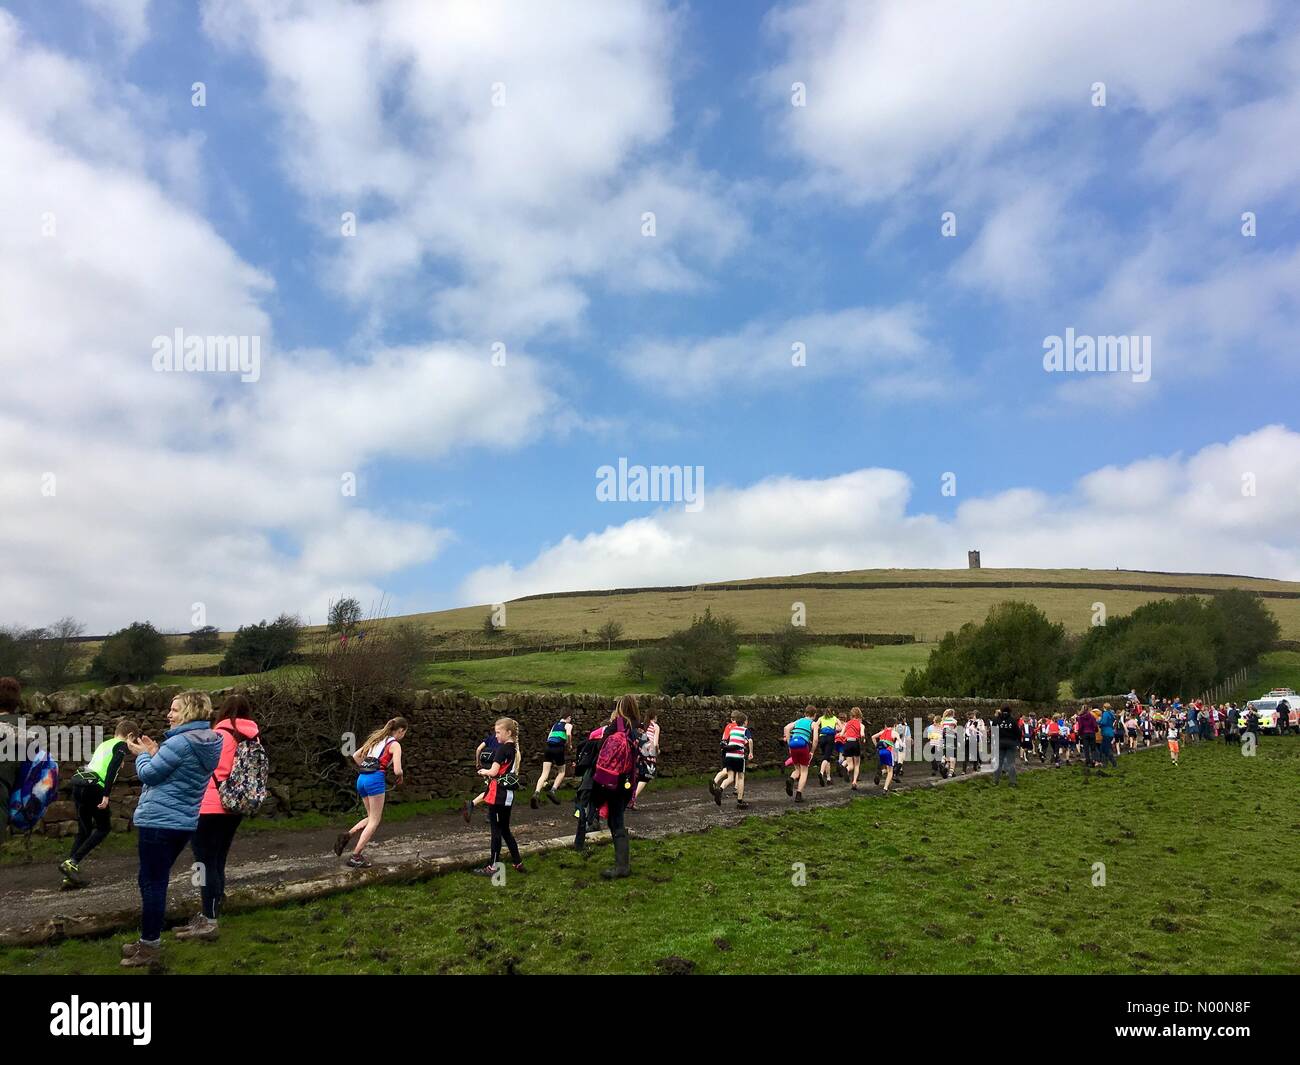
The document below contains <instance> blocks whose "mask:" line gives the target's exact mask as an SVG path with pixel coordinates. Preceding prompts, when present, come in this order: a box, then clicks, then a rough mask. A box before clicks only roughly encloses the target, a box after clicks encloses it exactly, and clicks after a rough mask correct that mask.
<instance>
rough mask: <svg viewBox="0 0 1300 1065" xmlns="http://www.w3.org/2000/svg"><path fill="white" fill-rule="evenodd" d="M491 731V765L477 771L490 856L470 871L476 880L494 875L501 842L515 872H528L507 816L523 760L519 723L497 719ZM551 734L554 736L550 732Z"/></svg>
mask: <svg viewBox="0 0 1300 1065" xmlns="http://www.w3.org/2000/svg"><path fill="white" fill-rule="evenodd" d="M569 724H572V722H571V721H570V722H569ZM494 730H495V732H496V737H497V749H496V751H495V752H494V753H493V755H492V764H491V765H490V766H489V767H488V768H487V769H480V770H479V771H478V772H479V776H482V777H487V778H488V791H487V800H486V801H487V812H488V826H489V828H490V829H491V832H492V856H491V858H490V859H489V860H488V864H487V865H485V866H483V867H482V868H481V869H475V870H473V872H474V874H475V875H476V876H493V875H494V874H495V873H496V871H497V866H498V863H499V862H500V860H501V844H502V842H504V843H505V845H506V847H507V849H509V851H510V861H511V862H512V863H513V865H514V869H515V872H516V873H526V872H527V871H528V870H526V869H525V868H524V860H523V859H522V858H521V857H519V845H518V844H517V843H516V842H515V837H514V834H513V833H512V832H511V831H510V813H511V811H512V810H513V808H514V804H515V790H516V789H517V788H518V787H519V766H520V765H521V764H522V763H523V759H524V756H523V751H522V750H520V747H519V722H518V721H516V720H515V719H514V718H512V717H501V718H497V723H496V725H495V726H494ZM551 734H552V735H554V730H552V733H551ZM566 735H567V733H566Z"/></svg>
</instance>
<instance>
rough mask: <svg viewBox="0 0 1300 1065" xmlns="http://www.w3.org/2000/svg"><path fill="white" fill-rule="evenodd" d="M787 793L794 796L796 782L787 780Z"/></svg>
mask: <svg viewBox="0 0 1300 1065" xmlns="http://www.w3.org/2000/svg"><path fill="white" fill-rule="evenodd" d="M785 793H786V794H787V795H793V794H794V781H793V780H791V779H790V778H789V777H786V778H785Z"/></svg>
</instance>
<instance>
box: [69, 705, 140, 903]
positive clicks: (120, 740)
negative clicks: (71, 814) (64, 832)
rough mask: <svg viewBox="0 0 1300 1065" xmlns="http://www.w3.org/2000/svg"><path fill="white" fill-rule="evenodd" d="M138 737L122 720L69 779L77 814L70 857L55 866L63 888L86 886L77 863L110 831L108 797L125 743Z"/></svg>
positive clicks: (133, 726) (135, 729)
mask: <svg viewBox="0 0 1300 1065" xmlns="http://www.w3.org/2000/svg"><path fill="white" fill-rule="evenodd" d="M139 735H140V726H139V725H137V724H136V723H135V722H134V721H133V720H132V719H131V718H129V717H124V718H122V720H120V721H119V722H118V723H117V727H116V728H115V729H114V730H113V736H112V738H111V739H107V740H105V741H104V742H103V743H101V744H100V745H99V746H98V747H96V748H95V753H94V754H93V755H91V756H90V761H89V762H87V763H86V765H85V768H83V769H81V770H79V771H78V772H77V773H75V774H74V775H73V777H72V805H73V806H74V807H75V808H76V811H77V836H76V839H74V840H73V841H72V853H71V854H69V855H68V857H66V858H64V859H63V861H62V863H61V864H60V865H59V872H61V873H62V874H63V886H64V887H71V888H78V887H84V886H85V884H86V881H85V878H84V877H82V875H81V863H82V862H84V861H85V860H86V858H87V856H89V854H90V852H91V851H93V850H94V849H95V848H96V847H98V846H99V845H100V844H101V843H103V842H104V840H106V839H107V838H108V834H109V832H110V831H112V828H113V823H112V815H111V814H110V813H109V812H108V797H109V794H110V792H112V790H113V784H114V782H115V781H116V780H117V774H118V771H119V770H120V769H121V768H122V763H123V762H124V761H126V756H127V754H128V753H129V751H128V750H127V743H128V742H129V741H131V740H134V739H136V738H137V737H138V736H139Z"/></svg>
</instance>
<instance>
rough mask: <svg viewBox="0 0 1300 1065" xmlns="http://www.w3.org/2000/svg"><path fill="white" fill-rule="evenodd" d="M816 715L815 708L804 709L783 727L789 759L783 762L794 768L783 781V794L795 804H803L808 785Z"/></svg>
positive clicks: (815, 730) (815, 731)
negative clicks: (801, 715) (789, 796)
mask: <svg viewBox="0 0 1300 1065" xmlns="http://www.w3.org/2000/svg"><path fill="white" fill-rule="evenodd" d="M815 713H817V708H816V707H815V706H809V707H805V708H804V716H803V717H799V718H795V720H793V721H791V722H790V723H789V724H788V725H786V727H785V744H786V747H787V749H788V750H789V751H790V757H789V758H787V759H786V760H785V764H786V765H787V766H794V769H793V770H792V771H791V772H790V775H789V776H788V777H787V778H786V781H785V793H786V794H787V795H792V796H794V801H795V802H803V789H804V785H805V784H807V783H808V767H809V766H810V765H812V750H813V737H814V736H815V735H816V734H817V726H816V725H815V724H814V722H813V717H812V715H813V714H815ZM796 781H798V783H796Z"/></svg>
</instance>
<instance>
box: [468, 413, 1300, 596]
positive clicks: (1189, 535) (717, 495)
mask: <svg viewBox="0 0 1300 1065" xmlns="http://www.w3.org/2000/svg"><path fill="white" fill-rule="evenodd" d="M1247 473H1252V474H1254V475H1255V485H1256V494H1255V495H1253V496H1252V495H1246V494H1243V491H1242V485H1243V483H1244V482H1243V479H1242V478H1243V475H1244V474H1247ZM911 489H912V486H911V484H910V483H909V481H908V479H907V478H906V476H905V475H903V474H902V473H899V472H898V471H895V470H882V469H866V470H856V471H854V472H852V473H846V474H843V475H840V476H838V477H829V478H825V479H819V480H801V479H797V478H790V477H778V478H771V479H768V480H765V481H761V482H759V483H758V484H755V485H752V486H750V487H748V488H731V489H725V488H724V489H719V488H713V489H710V490H709V491H708V493H707V494H706V498H705V506H704V509H703V510H700V511H697V512H694V513H688V512H686V511H684V510H680V509H679V510H660V511H658V512H656V513H654V514H653V515H650V516H647V517H641V518H634V519H632V520H630V521H627V522H624V523H623V524H620V525H611V526H609V527H607V528H605V529H603V530H601V531H600V532H593V533H590V534H588V535H587V536H584V537H581V538H579V537H574V536H568V537H565V539H564V540H562V541H561V542H560V543H558V544H556V545H554V546H551V547H547V548H545V549H543V550H542V551H541V552H540V553H539V554H538V555H537V556H536V557H535V558H534V559H533V560H532V561H530V562H528V563H526V564H524V565H522V566H519V567H515V566H513V565H511V564H509V563H502V564H500V565H496V566H489V567H484V568H482V569H480V570H478V571H476V572H475V573H473V574H471V575H470V576H469V578H467V579H466V581H465V582H464V584H463V585H462V587H461V598H462V601H464V602H466V603H484V602H502V601H505V600H507V599H512V598H516V597H518V596H521V595H529V594H532V593H536V592H554V591H568V590H581V589H587V588H592V589H596V588H618V587H632V586H644V585H655V584H693V583H698V582H701V581H718V580H728V579H741V578H749V577H763V576H779V575H784V574H792V573H806V572H812V571H819V570H845V569H863V568H882V567H930V566H938V567H953V566H959V565H961V564H962V562H963V561H964V560H965V557H966V556H965V552H966V549H967V548H969V547H970V546H972V545H978V546H979V547H980V548H981V550H982V551H983V554H984V562H985V564H986V565H991V566H997V567H1004V568H1018V567H1050V568H1057V567H1095V568H1108V567H1113V566H1122V567H1124V568H1126V569H1158V570H1185V571H1190V572H1205V571H1211V572H1233V573H1252V574H1259V575H1264V576H1272V577H1279V578H1285V579H1290V580H1297V579H1300V542H1298V541H1297V539H1296V537H1295V536H1294V535H1293V532H1292V530H1294V529H1295V528H1296V526H1297V523H1300V434H1298V433H1294V432H1291V431H1290V430H1287V429H1285V428H1283V427H1282V426H1277V425H1273V426H1267V427H1265V428H1263V429H1259V430H1257V431H1255V432H1253V433H1250V434H1248V435H1244V436H1239V437H1236V438H1234V439H1233V440H1231V441H1229V442H1227V443H1225V444H1216V445H1212V446H1210V447H1206V448H1203V449H1202V450H1201V451H1198V452H1197V453H1196V454H1194V455H1192V456H1190V457H1188V458H1185V459H1184V458H1182V457H1181V456H1174V457H1169V458H1152V459H1147V460H1142V461H1139V462H1135V463H1133V464H1131V465H1129V466H1124V467H1106V468H1105V469H1102V470H1098V471H1096V472H1094V473H1092V474H1089V475H1088V476H1086V477H1084V478H1082V479H1081V480H1080V481H1079V483H1078V484H1077V485H1076V486H1075V487H1074V489H1073V490H1072V491H1069V492H1066V493H1064V494H1062V495H1060V496H1051V495H1048V494H1047V493H1044V492H1040V491H1037V490H1032V489H1010V490H1007V491H1004V492H1000V493H997V494H995V495H991V496H987V497H983V498H978V499H971V500H968V501H965V502H963V503H962V504H961V505H960V506H959V507H958V508H957V511H956V514H955V515H954V516H953V517H952V518H941V517H938V516H935V515H933V514H927V513H924V512H918V511H915V510H910V509H909V503H910V502H911ZM611 506H617V504H611Z"/></svg>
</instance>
